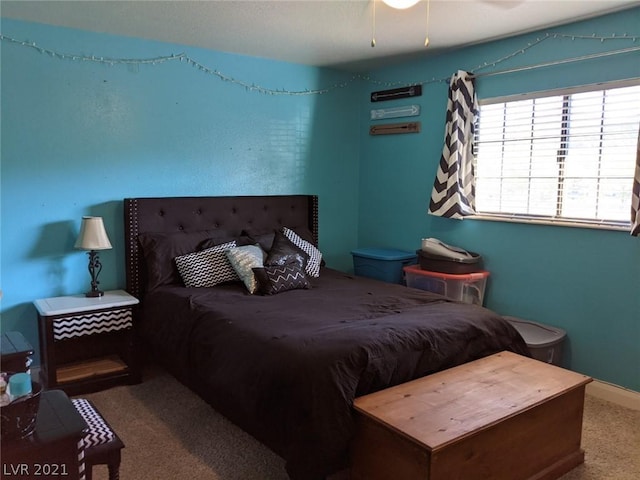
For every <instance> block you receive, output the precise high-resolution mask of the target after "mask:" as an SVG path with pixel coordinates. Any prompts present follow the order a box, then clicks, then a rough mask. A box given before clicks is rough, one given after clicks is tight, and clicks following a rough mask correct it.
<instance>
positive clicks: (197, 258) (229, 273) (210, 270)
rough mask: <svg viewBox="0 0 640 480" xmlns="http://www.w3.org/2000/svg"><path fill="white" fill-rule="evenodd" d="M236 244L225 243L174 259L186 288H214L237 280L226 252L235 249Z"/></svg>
mask: <svg viewBox="0 0 640 480" xmlns="http://www.w3.org/2000/svg"><path fill="white" fill-rule="evenodd" d="M235 246H236V242H235V240H234V241H233V242H227V243H223V244H220V245H216V246H215V247H211V248H207V249H206V250H202V251H200V252H194V253H188V254H187V255H181V256H179V257H176V258H175V262H176V266H177V267H178V271H179V272H180V276H181V277H182V281H183V282H184V285H185V286H186V287H214V286H216V285H218V284H219V283H223V282H230V281H233V280H239V279H240V277H238V274H237V273H236V271H235V269H234V268H233V267H232V266H231V263H229V260H228V259H227V255H226V252H227V251H228V250H230V249H232V248H235Z"/></svg>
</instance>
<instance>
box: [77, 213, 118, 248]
mask: <svg viewBox="0 0 640 480" xmlns="http://www.w3.org/2000/svg"><path fill="white" fill-rule="evenodd" d="M75 248H79V249H81V250H108V249H110V248H112V247H111V242H110V241H109V237H108V236H107V231H106V230H105V229H104V223H102V217H82V225H81V226H80V235H78V240H77V241H76V244H75Z"/></svg>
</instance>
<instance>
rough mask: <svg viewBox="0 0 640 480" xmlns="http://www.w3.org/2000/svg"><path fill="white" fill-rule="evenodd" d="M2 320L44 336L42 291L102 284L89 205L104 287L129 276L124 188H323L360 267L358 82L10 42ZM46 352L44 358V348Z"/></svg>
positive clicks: (340, 239) (30, 27)
mask: <svg viewBox="0 0 640 480" xmlns="http://www.w3.org/2000/svg"><path fill="white" fill-rule="evenodd" d="M2 33H3V34H4V35H5V36H8V37H12V38H15V39H17V40H20V41H23V40H29V41H30V42H35V43H36V44H37V45H38V46H41V47H46V48H48V49H51V50H54V51H57V52H59V53H69V54H73V53H77V54H88V55H96V56H103V57H110V58H150V57H157V56H164V55H171V54H178V53H181V52H186V53H187V54H188V55H189V56H191V57H192V58H194V59H196V60H198V61H199V62H200V63H202V64H204V65H206V66H208V67H210V68H212V69H218V70H219V71H220V72H222V73H224V74H226V75H229V76H232V77H235V78H237V79H239V80H244V81H247V82H249V84H253V83H255V84H258V85H262V86H265V87H269V88H272V89H279V90H288V91H305V90H314V89H318V88H324V87H330V86H332V85H334V84H335V83H336V82H341V83H344V82H345V81H347V80H350V79H351V75H347V74H345V73H342V72H338V71H332V70H329V69H320V68H312V67H306V66H299V65H293V64H287V63H281V62H273V61H267V60H263V59H257V58H251V57H243V56H238V55H229V54H224V53H220V52H213V51H207V50H201V49H195V48H188V47H184V46H179V45H170V44H164V43H159V42H150V41H144V40H139V39H131V38H125V37H117V36H109V35H102V34H95V33H87V32H82V31H76V30H71V29H64V28H57V27H52V26H45V25H39V24H34V23H25V22H20V21H12V20H8V19H2ZM0 48H1V49H2V50H1V61H2V64H1V71H2V84H1V90H2V97H1V101H2V130H1V134H2V150H1V155H2V157H1V161H2V164H1V170H2V176H1V181H2V184H1V187H2V193H1V201H2V211H1V220H2V243H1V245H2V252H1V263H2V277H1V284H0V288H2V289H3V291H4V298H3V300H2V330H3V331H8V330H14V329H15V330H20V331H22V332H23V333H24V334H25V335H26V337H27V338H28V340H29V341H31V343H33V345H34V346H37V345H38V338H37V336H38V335H37V319H36V311H35V308H34V307H33V305H32V301H33V300H34V299H37V298H44V297H50V296H57V295H66V294H75V293H78V292H83V291H86V290H87V289H88V288H89V274H88V272H87V256H86V254H85V253H84V252H80V251H76V250H74V249H73V244H74V242H75V238H76V236H77V233H78V230H79V226H80V219H81V217H82V216H83V215H99V216H102V217H104V221H105V226H106V228H107V231H108V233H109V236H110V238H111V242H112V243H113V245H114V248H113V250H109V251H105V252H103V253H101V260H102V263H103V265H104V269H103V271H102V274H101V276H100V281H101V287H103V288H104V289H114V288H121V287H123V286H124V276H125V273H124V240H123V235H124V233H123V227H122V216H123V213H122V210H123V209H122V199H123V198H125V197H135V196H172V195H176V196H180V195H185V196H190V195H193V196H199V195H239V194H242V195H262V194H317V195H319V203H320V217H321V220H320V247H321V249H322V251H323V253H324V254H325V257H326V260H327V263H328V264H329V265H330V266H334V267H336V268H342V269H347V268H349V265H350V264H351V257H350V255H349V251H350V249H351V248H352V247H353V245H354V244H355V243H356V230H355V228H354V225H356V224H357V189H356V188H354V186H355V185H357V182H358V169H359V162H358V154H359V136H358V128H359V117H358V97H357V95H354V92H356V91H357V90H355V89H357V88H358V86H357V84H356V83H349V86H348V87H346V88H338V89H335V90H332V91H331V92H330V93H326V94H322V95H302V96H292V95H266V94H262V93H257V92H255V91H249V90H247V89H245V88H244V87H242V86H239V85H238V84H236V83H234V82H228V81H222V80H220V79H219V78H217V77H215V76H213V75H209V74H206V73H203V72H202V71H200V70H198V69H196V68H194V67H192V66H190V65H188V64H186V63H185V62H182V63H181V62H180V61H171V62H167V63H164V64H157V65H148V66H144V65H137V66H124V65H113V66H110V65H105V64H99V63H94V62H81V61H73V60H71V59H60V58H53V57H52V56H50V55H47V54H41V53H38V52H37V51H36V50H34V49H32V48H29V47H24V46H21V45H17V44H13V43H10V42H8V41H2V42H0ZM37 361H38V358H36V362H37Z"/></svg>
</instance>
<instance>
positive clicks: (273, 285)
mask: <svg viewBox="0 0 640 480" xmlns="http://www.w3.org/2000/svg"><path fill="white" fill-rule="evenodd" d="M253 273H254V274H255V276H256V280H257V281H258V289H257V292H258V293H260V294H262V295H275V294H276V293H280V292H286V291H287V290H295V289H299V288H311V284H310V283H309V279H308V278H307V276H306V275H305V272H304V270H303V268H302V267H301V266H300V265H299V264H298V263H290V264H287V265H271V266H265V267H263V268H254V269H253Z"/></svg>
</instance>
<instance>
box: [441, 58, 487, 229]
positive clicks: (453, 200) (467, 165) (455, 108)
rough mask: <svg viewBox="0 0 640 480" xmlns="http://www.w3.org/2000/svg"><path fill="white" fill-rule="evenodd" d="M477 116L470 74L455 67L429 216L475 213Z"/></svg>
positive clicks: (474, 93) (450, 216)
mask: <svg viewBox="0 0 640 480" xmlns="http://www.w3.org/2000/svg"><path fill="white" fill-rule="evenodd" d="M477 115H478V101H477V99H476V91H475V85H474V80H473V77H472V76H471V75H469V74H468V73H467V72H465V71H463V70H458V72H456V73H455V74H454V75H453V76H452V77H451V81H450V83H449V100H448V101H447V122H446V129H445V138H444V147H443V149H442V156H441V157H440V165H439V166H438V173H437V174H436V179H435V181H434V182H433V190H432V191H431V201H430V202H429V213H430V214H431V215H437V216H440V217H448V218H462V217H464V216H467V215H473V214H474V213H475V178H474V176H475V173H474V167H473V163H474V162H473V160H474V159H473V135H474V129H475V121H476V117H477Z"/></svg>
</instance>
